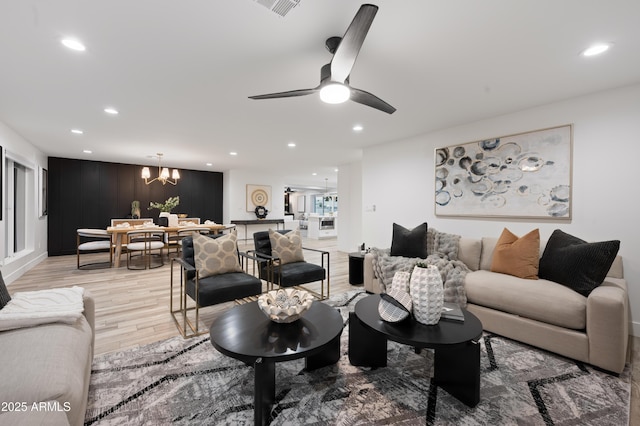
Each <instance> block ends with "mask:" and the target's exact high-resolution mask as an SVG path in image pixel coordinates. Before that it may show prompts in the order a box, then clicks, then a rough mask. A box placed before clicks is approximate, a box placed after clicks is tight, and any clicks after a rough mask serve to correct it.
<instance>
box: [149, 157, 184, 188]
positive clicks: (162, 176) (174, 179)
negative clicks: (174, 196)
mask: <svg viewBox="0 0 640 426" xmlns="http://www.w3.org/2000/svg"><path fill="white" fill-rule="evenodd" d="M156 156H157V157H158V177H157V178H153V179H151V180H149V178H150V177H151V171H150V170H149V167H143V168H142V179H144V183H146V184H147V185H149V184H150V183H151V182H155V181H158V182H161V183H162V184H163V185H166V184H167V183H170V184H171V185H175V184H177V183H178V179H180V172H179V171H178V169H173V171H172V172H171V179H169V169H168V168H167V167H162V164H161V163H162V153H161V152H159V153H157V154H156Z"/></svg>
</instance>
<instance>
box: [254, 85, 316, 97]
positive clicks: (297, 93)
mask: <svg viewBox="0 0 640 426" xmlns="http://www.w3.org/2000/svg"><path fill="white" fill-rule="evenodd" d="M317 91H318V88H317V87H316V88H313V89H300V90H290V91H288V92H279V93H269V94H267V95H256V96H249V99H275V98H291V97H293V96H305V95H312V94H314V93H316V92H317Z"/></svg>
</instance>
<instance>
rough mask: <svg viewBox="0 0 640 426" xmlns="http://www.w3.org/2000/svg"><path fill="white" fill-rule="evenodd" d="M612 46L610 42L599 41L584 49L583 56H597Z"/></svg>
mask: <svg viewBox="0 0 640 426" xmlns="http://www.w3.org/2000/svg"><path fill="white" fill-rule="evenodd" d="M610 47H611V44H610V43H598V44H594V45H593V46H590V47H588V48H587V49H585V50H583V51H582V56H595V55H599V54H601V53H604V52H606V51H607V50H609V48H610Z"/></svg>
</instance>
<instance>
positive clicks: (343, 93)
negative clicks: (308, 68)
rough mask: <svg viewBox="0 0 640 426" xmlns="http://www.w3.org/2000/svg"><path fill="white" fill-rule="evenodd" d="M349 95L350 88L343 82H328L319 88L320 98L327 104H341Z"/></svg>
mask: <svg viewBox="0 0 640 426" xmlns="http://www.w3.org/2000/svg"><path fill="white" fill-rule="evenodd" d="M350 97H351V90H349V88H348V87H347V86H345V85H344V84H340V83H329V84H327V85H325V86H323V87H322V89H320V99H321V100H322V102H325V103H327V104H341V103H343V102H346V101H348V100H349V98H350Z"/></svg>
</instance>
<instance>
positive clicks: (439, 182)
mask: <svg viewBox="0 0 640 426" xmlns="http://www.w3.org/2000/svg"><path fill="white" fill-rule="evenodd" d="M572 144H573V126H572V125H564V126H559V127H553V128H548V129H542V130H536V131H531V132H526V133H519V134H515V135H509V136H501V137H497V138H492V139H485V140H480V141H476V142H469V143H464V144H460V145H453V146H448V147H445V148H437V149H436V150H435V214H436V215H438V216H477V217H513V218H536V219H545V218H546V219H571V179H572V172H571V168H572V158H571V156H572Z"/></svg>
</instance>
